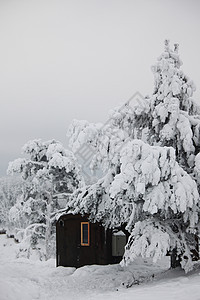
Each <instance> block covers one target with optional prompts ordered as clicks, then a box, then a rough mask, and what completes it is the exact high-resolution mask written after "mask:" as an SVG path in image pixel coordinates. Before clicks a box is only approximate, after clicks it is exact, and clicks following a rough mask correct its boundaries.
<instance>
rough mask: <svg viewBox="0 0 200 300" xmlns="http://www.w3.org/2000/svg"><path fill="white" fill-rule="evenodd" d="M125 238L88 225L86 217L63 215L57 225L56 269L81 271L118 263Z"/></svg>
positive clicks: (123, 235) (92, 224) (102, 228)
mask: <svg viewBox="0 0 200 300" xmlns="http://www.w3.org/2000/svg"><path fill="white" fill-rule="evenodd" d="M126 242H127V236H126V235H125V234H124V233H123V232H122V231H120V233H119V232H118V233H117V234H115V233H113V231H112V230H111V229H105V228H104V227H103V226H102V225H101V224H100V223H91V222H89V221H88V218H87V216H84V217H83V216H81V215H80V214H77V215H72V214H66V215H63V216H61V217H60V218H59V220H58V221H57V224H56V260H57V266H64V267H81V266H84V265H91V264H99V265H105V264H112V263H118V262H120V261H121V259H122V256H123V253H124V246H125V244H126Z"/></svg>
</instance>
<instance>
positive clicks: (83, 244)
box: [81, 222, 90, 246]
mask: <svg viewBox="0 0 200 300" xmlns="http://www.w3.org/2000/svg"><path fill="white" fill-rule="evenodd" d="M83 225H87V229H88V231H87V240H88V243H84V242H83ZM81 246H90V222H81Z"/></svg>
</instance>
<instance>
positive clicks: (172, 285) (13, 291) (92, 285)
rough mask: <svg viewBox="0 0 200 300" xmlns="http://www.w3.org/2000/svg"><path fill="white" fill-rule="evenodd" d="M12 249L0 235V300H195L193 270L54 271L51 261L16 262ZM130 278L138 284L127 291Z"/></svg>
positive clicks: (198, 278) (197, 285)
mask: <svg viewBox="0 0 200 300" xmlns="http://www.w3.org/2000/svg"><path fill="white" fill-rule="evenodd" d="M17 247H18V245H17V244H16V243H15V242H14V241H13V239H8V238H7V237H6V235H0V300H33V299H40V300H46V299H48V300H63V299H70V300H71V299H74V300H75V299H76V300H79V299H83V300H84V299H91V300H92V299H95V300H96V299H97V300H100V299H104V300H106V299H109V300H116V299H120V300H129V299H134V300H147V299H148V300H157V299H159V300H161V299H162V300H173V299H176V300H179V299H181V300H188V299H190V300H200V267H199V266H198V265H197V267H196V270H195V271H193V272H192V273H190V274H188V275H185V274H184V272H183V271H182V270H179V269H178V270H167V271H166V269H167V268H168V260H167V259H165V260H163V261H162V262H160V263H159V264H157V265H153V264H152V263H151V261H147V260H145V261H144V260H138V261H137V262H136V263H135V264H134V265H131V266H130V267H129V268H125V269H124V270H123V269H122V268H121V267H120V266H119V265H109V266H95V265H93V266H85V267H82V268H79V269H75V268H64V267H58V268H55V260H53V259H52V260H49V261H47V262H40V261H34V260H28V259H24V258H23V259H22V258H20V259H16V258H15V256H16V250H17ZM153 274H154V276H152V275H153ZM133 277H134V278H135V279H136V280H137V279H138V280H139V281H143V283H140V284H139V285H138V284H137V285H133V286H132V287H130V288H126V286H127V285H129V283H131V282H132V281H133ZM145 278H146V279H145ZM122 283H124V285H123V284H122Z"/></svg>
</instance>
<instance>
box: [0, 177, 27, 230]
mask: <svg viewBox="0 0 200 300" xmlns="http://www.w3.org/2000/svg"><path fill="white" fill-rule="evenodd" d="M21 192H22V179H21V178H20V177H19V176H13V177H9V176H7V177H1V178H0V231H7V234H8V235H9V232H8V231H9V218H8V216H9V211H10V209H11V207H12V206H13V205H14V204H15V203H16V199H17V197H18V196H19V195H20V194H21Z"/></svg>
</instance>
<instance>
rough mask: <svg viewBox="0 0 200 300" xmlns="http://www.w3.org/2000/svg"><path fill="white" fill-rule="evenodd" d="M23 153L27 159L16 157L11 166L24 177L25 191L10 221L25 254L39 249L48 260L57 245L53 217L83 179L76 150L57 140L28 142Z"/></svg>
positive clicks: (13, 209)
mask: <svg viewBox="0 0 200 300" xmlns="http://www.w3.org/2000/svg"><path fill="white" fill-rule="evenodd" d="M23 153H24V154H26V156H28V158H19V159H16V160H15V161H13V162H10V163H9V167H8V174H10V175H13V174H15V173H20V174H21V176H22V179H23V193H22V194H21V195H20V196H19V197H18V199H17V202H16V204H15V205H14V206H13V207H12V208H11V210H10V222H11V223H12V225H13V228H15V232H16V234H15V237H16V239H18V240H20V241H22V243H21V252H22V253H24V252H25V253H26V255H27V256H30V255H31V252H32V249H36V250H38V254H39V255H40V258H41V259H42V258H43V257H45V258H46V259H48V258H49V256H50V252H51V249H50V248H52V247H53V245H54V244H55V228H52V220H51V216H52V214H54V213H55V212H57V211H59V210H60V209H62V208H63V207H65V206H66V204H67V201H68V198H69V195H70V194H71V193H73V191H74V190H75V189H77V188H79V187H81V186H82V184H83V178H82V176H81V174H80V170H79V166H78V164H77V162H76V159H75V157H74V155H73V153H72V152H70V151H68V150H66V149H65V148H64V147H63V146H62V145H61V144H60V143H59V142H56V141H55V140H50V141H46V142H42V141H41V140H33V141H29V142H28V143H27V144H25V145H24V147H23ZM16 227H17V228H16Z"/></svg>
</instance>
